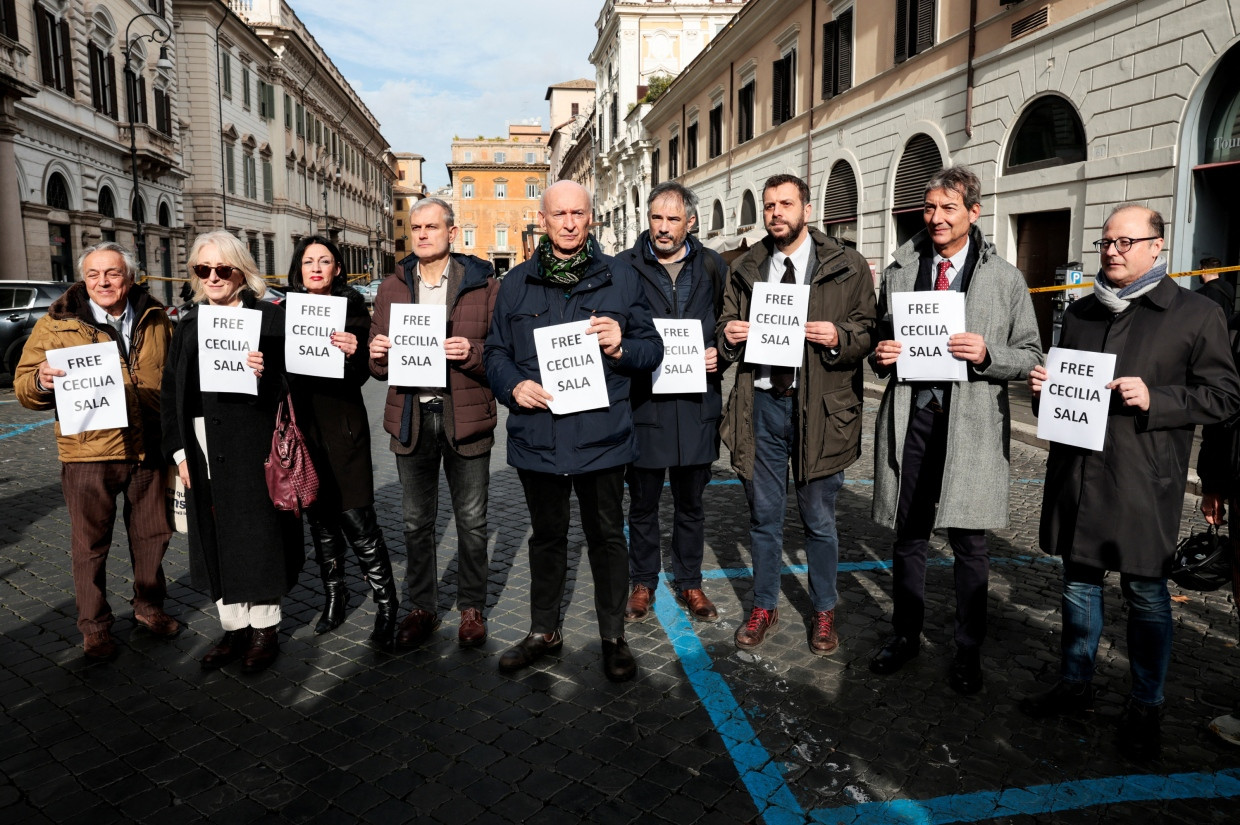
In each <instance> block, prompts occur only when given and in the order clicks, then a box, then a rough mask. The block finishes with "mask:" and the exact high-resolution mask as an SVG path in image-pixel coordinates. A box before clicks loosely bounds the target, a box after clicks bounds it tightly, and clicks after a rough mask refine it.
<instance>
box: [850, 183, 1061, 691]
mask: <svg viewBox="0 0 1240 825" xmlns="http://www.w3.org/2000/svg"><path fill="white" fill-rule="evenodd" d="M981 211H982V204H981V183H980V182H979V181H978V179H977V176H976V175H975V174H973V173H972V172H971V171H969V170H968V169H967V168H965V167H963V166H954V167H950V168H947V169H943V170H941V171H939V172H938V173H937V174H936V175H935V176H934V177H933V178H931V180H930V181H929V183H927V184H926V190H925V201H924V203H923V206H922V217H923V218H924V219H925V222H926V228H925V230H924V231H922V232H919V233H918V234H916V235H914V236H913V238H912V239H910V240H909V241H908V242H907V243H905V244H904V245H903V246H901V247H900V248H899V249H898V250H896V253H895V256H894V257H895V260H894V261H893V262H892V264H891V265H890V266H888V267H887V269H886V270H885V271H884V272H883V281H882V287H881V292H880V295H879V309H878V316H879V319H880V321H879V334H878V337H879V338H880V339H884V340H880V341H879V343H878V345H877V346H876V348H875V351H874V355H873V356H872V364H873V366H874V371H875V372H876V373H878V375H879V376H880V377H887V378H888V383H887V389H886V392H884V393H883V400H882V402H881V404H880V405H879V409H878V419H877V421H876V423H875V439H874V440H875V449H874V509H873V516H874V520H875V521H877V522H878V523H880V524H885V525H887V526H889V527H892V528H894V529H895V531H896V540H895V546H894V549H893V556H894V563H893V568H894V569H893V573H894V583H893V593H892V596H893V600H894V603H895V606H894V610H893V612H892V635H891V637H890V638H888V640H887V641H886V643H885V644H884V645H883V646H882V648H881V649H880V650H879V651H878V653H877V655H875V656H874V658H873V659H871V660H870V670H871V671H873V672H874V673H878V674H884V675H885V674H889V673H895V672H896V671H897V670H899V669H900V668H901V667H903V666H904V664H905V663H906V662H908V661H909V660H910V659H912V658H913V657H915V656H917V654H918V653H919V652H920V650H921V629H922V620H923V615H924V613H925V583H926V555H927V552H928V551H929V548H930V544H929V539H930V533H931V531H932V530H934V529H935V528H946V529H947V539H948V543H949V544H950V545H951V548H952V553H953V554H954V556H955V569H954V572H955V586H956V618H955V641H956V653H955V657H954V659H953V662H952V667H951V672H950V678H949V681H950V684H951V686H952V688H953V689H954V690H956V691H957V692H958V693H961V694H965V695H968V694H971V693H976V692H977V691H979V690H981V688H982V666H981V645H982V640H983V639H984V638H985V635H986V591H987V582H988V579H989V573H990V557H989V553H988V551H987V548H986V534H985V531H986V530H988V529H995V528H1002V527H1006V526H1007V523H1008V432H1009V429H1010V418H1009V412H1008V398H1007V382H1008V381H1012V380H1020V379H1023V378H1025V377H1026V376H1027V375H1028V374H1029V370H1030V369H1032V368H1033V367H1034V366H1035V365H1037V364H1039V363H1041V360H1042V349H1041V346H1040V345H1039V341H1038V327H1037V321H1036V320H1035V318H1034V314H1033V304H1032V302H1031V301H1030V300H1029V291H1028V288H1027V287H1026V286H1025V280H1024V277H1023V276H1022V275H1021V273H1020V270H1018V269H1016V267H1014V266H1012V265H1011V264H1009V263H1008V262H1007V261H1004V260H1003V259H1002V258H1000V257H999V255H998V254H997V252H996V251H995V247H994V245H993V244H991V243H989V242H987V241H986V239H985V238H983V237H982V232H981V230H980V229H978V228H977V227H976V223H977V219H978V216H979V215H980V214H981ZM931 290H940V291H946V290H954V291H957V292H962V293H964V296H965V327H966V329H967V330H968V331H967V332H962V333H958V334H956V335H953V336H951V338H950V339H949V340H948V349H949V351H950V352H951V354H952V355H953V356H955V357H956V358H958V359H960V360H962V361H965V362H967V364H968V377H967V380H965V381H963V382H957V383H952V382H914V381H903V382H902V381H900V380H899V375H898V374H897V371H896V359H897V358H898V357H899V355H900V350H901V346H900V342H899V341H895V340H892V326H891V311H890V304H891V296H892V294H894V293H897V292H922V291H931Z"/></svg>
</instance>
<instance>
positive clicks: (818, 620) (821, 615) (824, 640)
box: [809, 610, 840, 656]
mask: <svg viewBox="0 0 1240 825" xmlns="http://www.w3.org/2000/svg"><path fill="white" fill-rule="evenodd" d="M839 649H840V637H839V634H838V633H836V632H835V611H834V610H819V611H818V612H817V613H815V614H814V631H813V632H812V633H810V636H809V651H810V653H813V654H814V655H815V656H830V655H831V654H832V653H834V652H835V651H837V650H839Z"/></svg>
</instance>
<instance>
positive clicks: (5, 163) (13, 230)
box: [0, 117, 29, 280]
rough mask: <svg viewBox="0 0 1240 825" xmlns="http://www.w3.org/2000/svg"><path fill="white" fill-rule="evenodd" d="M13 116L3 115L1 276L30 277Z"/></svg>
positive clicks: (0, 126) (0, 133) (0, 131)
mask: <svg viewBox="0 0 1240 825" xmlns="http://www.w3.org/2000/svg"><path fill="white" fill-rule="evenodd" d="M18 131H19V130H18V128H17V125H16V124H15V123H14V122H13V121H12V119H11V118H8V117H4V118H0V249H3V250H4V257H5V264H4V266H3V267H0V279H5V278H7V279H9V280H22V279H25V278H28V277H29V275H28V274H27V273H28V271H29V270H28V268H27V262H26V232H25V227H24V225H23V223H22V193H21V186H20V185H19V184H18V182H17V151H16V149H15V148H14V145H13V136H14V135H16V134H17V133H18Z"/></svg>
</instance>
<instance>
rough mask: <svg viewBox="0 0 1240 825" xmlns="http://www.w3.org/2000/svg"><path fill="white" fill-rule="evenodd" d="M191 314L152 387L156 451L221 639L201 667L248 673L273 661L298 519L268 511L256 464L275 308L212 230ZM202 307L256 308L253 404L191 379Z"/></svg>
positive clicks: (264, 448) (239, 253)
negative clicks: (167, 469)
mask: <svg viewBox="0 0 1240 825" xmlns="http://www.w3.org/2000/svg"><path fill="white" fill-rule="evenodd" d="M189 260H190V270H191V273H192V274H191V276H190V286H191V287H192V289H193V300H194V306H193V307H192V308H191V309H190V310H189V311H188V312H187V313H186V315H185V317H184V319H183V320H182V321H181V323H180V324H178V325H177V329H176V332H175V334H174V335H173V338H172V348H171V352H170V354H169V358H168V364H167V366H166V367H165V369H164V379H163V386H162V388H161V394H162V399H161V414H162V417H163V432H164V453H165V454H166V455H167V456H168V457H169V458H170V459H171V460H172V461H173V462H174V463H175V464H176V465H177V470H178V472H179V473H180V476H181V481H182V482H183V483H184V484H185V493H186V504H187V513H188V519H189V552H190V570H191V573H192V575H193V579H194V583H195V585H196V586H197V587H199V588H201V589H203V590H206V591H208V592H209V593H210V594H211V598H212V599H213V600H215V602H216V605H217V606H218V607H219V612H220V624H221V625H223V628H224V637H223V639H221V640H220V642H219V644H217V645H216V646H215V647H213V648H211V650H209V651H208V652H207V654H206V656H204V657H203V658H202V666H203V667H204V668H206V669H208V670H211V669H215V668H219V667H223V666H224V665H226V664H228V663H229V662H232V661H234V660H235V659H238V658H241V659H242V670H244V671H245V672H247V673H252V672H257V671H260V670H263V669H264V668H266V667H267V666H268V665H270V664H271V663H272V662H273V661H274V660H275V658H276V656H277V655H278V654H279V651H280V645H279V627H280V598H281V597H282V596H284V595H285V594H286V593H288V592H289V590H290V589H291V588H292V586H293V585H294V584H295V583H296V581H297V574H298V573H299V572H300V570H301V565H302V560H303V557H304V556H303V551H302V533H301V521H300V519H298V518H296V517H295V516H293V515H291V514H290V513H286V512H282V511H279V510H276V509H275V507H274V506H273V505H272V503H271V498H270V496H269V495H268V493H267V481H266V475H265V473H264V470H263V462H264V461H265V459H266V458H267V456H268V454H269V453H270V451H271V435H272V432H273V431H274V429H275V416H276V407H277V406H278V404H279V402H280V399H281V397H282V395H283V392H284V310H282V309H281V308H280V307H278V306H275V305H274V304H271V303H268V302H265V301H260V300H259V298H261V297H262V295H263V293H264V292H265V291H266V286H265V285H264V284H263V281H262V278H260V277H259V276H258V268H257V267H256V266H255V264H254V259H253V258H252V257H250V253H249V252H248V251H246V248H245V247H244V246H243V245H242V244H241V242H240V241H239V240H237V239H236V238H235V237H234V236H232V235H230V234H229V233H227V232H222V231H221V232H209V233H207V234H205V235H200V236H198V238H197V239H196V240H195V241H194V244H193V246H192V248H191V249H190V254H189ZM203 303H209V304H212V305H214V306H232V307H245V308H248V309H256V310H258V311H259V312H261V313H262V325H261V330H260V334H259V340H258V345H257V348H256V350H254V351H252V352H250V353H249V355H248V359H247V363H248V366H249V368H250V369H253V370H254V374H255V375H256V376H258V379H259V380H258V394H257V395H248V394H245V393H228V392H204V391H203V390H202V389H201V387H200V381H199V372H198V324H199V316H200V314H201V313H200V311H199V307H200V306H201V305H202V304H203Z"/></svg>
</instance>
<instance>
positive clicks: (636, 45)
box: [590, 0, 752, 253]
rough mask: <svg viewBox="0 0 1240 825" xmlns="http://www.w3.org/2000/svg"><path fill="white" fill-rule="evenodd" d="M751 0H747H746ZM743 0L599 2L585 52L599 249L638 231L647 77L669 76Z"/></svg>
mask: <svg viewBox="0 0 1240 825" xmlns="http://www.w3.org/2000/svg"><path fill="white" fill-rule="evenodd" d="M751 1H752V0H751ZM744 5H745V0H671V1H670V2H669V0H606V2H605V3H604V4H603V8H602V10H601V11H600V12H599V16H598V20H597V22H596V23H595V29H596V30H597V31H598V40H597V41H596V43H595V45H594V49H593V50H592V51H591V52H590V63H591V64H593V66H594V68H595V88H596V90H597V96H596V103H595V113H594V135H593V143H594V156H595V162H594V187H593V188H594V214H595V219H596V221H597V222H598V224H597V228H596V229H595V232H596V233H597V236H598V239H599V241H600V243H602V245H603V249H604V250H605V251H607V252H609V253H614V252H616V251H618V250H620V249H624V248H626V247H628V246H631V245H632V244H633V243H634V242H635V241H636V240H637V236H638V234H640V232H641V230H642V228H643V226H642V216H643V215H644V214H645V197H646V193H647V192H649V181H650V174H651V154H650V152H651V145H650V142H649V141H648V140H647V139H646V134H645V131H644V129H643V128H642V120H641V119H642V117H643V116H644V115H645V113H646V111H647V110H648V108H649V105H648V104H647V103H645V102H643V100H644V99H645V96H646V94H647V92H648V90H649V86H650V82H651V80H652V79H656V78H669V77H674V76H675V75H677V74H679V73H680V71H681V70H682V69H683V68H684V67H685V66H687V65H689V63H690V61H692V60H693V58H694V57H695V56H697V54H698V53H699V52H700V51H701V50H702V49H703V48H704V47H705V46H706V45H707V44H708V43H710V42H711V41H712V40H713V39H714V38H715V37H716V36H718V35H719V33H720V32H722V31H723V30H724V29H725V28H726V27H727V25H728V23H729V21H730V20H731V19H732V17H733V15H735V14H736V13H737V11H738V10H739V9H741V8H742V7H743V6H744Z"/></svg>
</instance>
